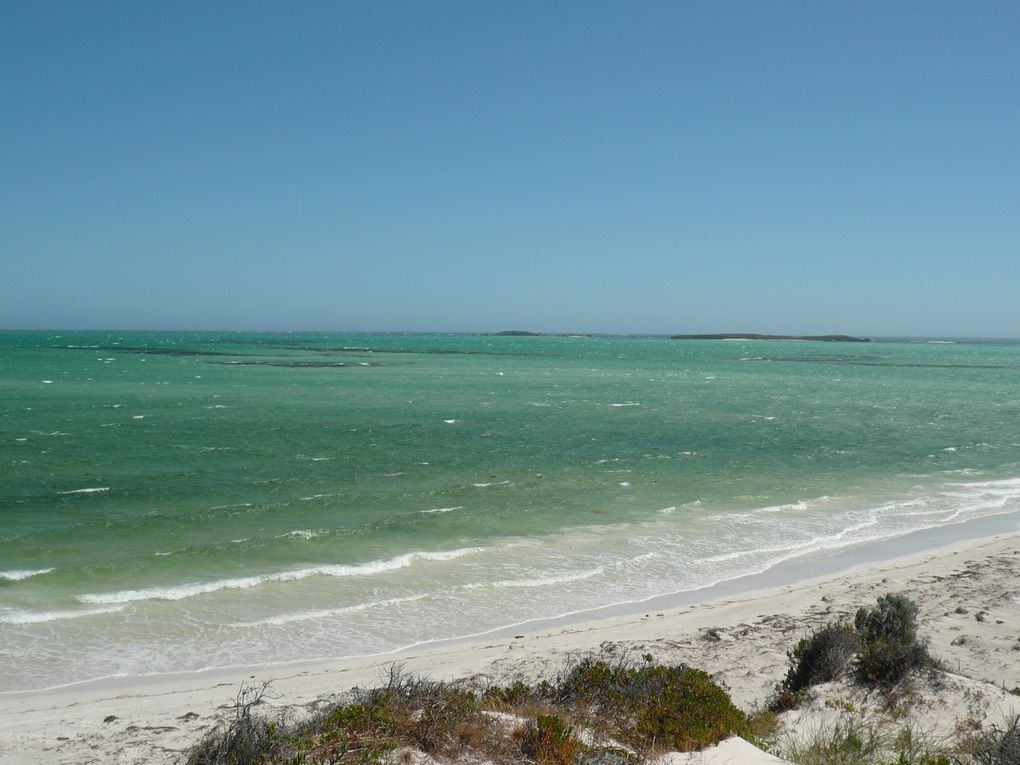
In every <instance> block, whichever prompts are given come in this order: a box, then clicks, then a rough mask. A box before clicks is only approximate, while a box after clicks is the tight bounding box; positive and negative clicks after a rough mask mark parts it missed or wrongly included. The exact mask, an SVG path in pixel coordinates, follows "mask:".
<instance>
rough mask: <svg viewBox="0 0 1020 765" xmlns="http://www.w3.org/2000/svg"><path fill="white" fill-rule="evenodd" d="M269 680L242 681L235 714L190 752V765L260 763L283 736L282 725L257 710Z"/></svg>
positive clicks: (235, 702) (236, 699) (188, 761)
mask: <svg viewBox="0 0 1020 765" xmlns="http://www.w3.org/2000/svg"><path fill="white" fill-rule="evenodd" d="M268 688H269V683H262V684H261V685H257V686H251V685H242V686H241V689H240V690H239V691H238V693H237V697H236V698H235V699H234V716H233V719H231V720H230V721H229V722H228V723H226V725H225V726H221V727H218V728H216V729H215V730H213V731H211V732H209V733H208V734H206V736H205V737H204V738H203V739H202V740H201V741H200V742H199V743H198V744H196V745H195V747H194V748H193V749H192V750H191V752H189V754H188V759H187V763H188V765H249V763H251V764H254V763H260V762H262V761H263V759H264V758H265V756H266V753H267V752H269V751H270V750H271V749H272V747H273V745H274V744H275V743H276V742H277V740H278V738H279V735H278V734H279V727H278V726H277V725H276V724H275V723H272V722H269V721H268V720H266V719H265V718H263V717H262V716H261V715H259V714H257V713H256V712H255V711H254V710H255V707H257V706H258V705H259V704H261V703H262V702H263V700H264V699H265V697H266V694H267V691H268Z"/></svg>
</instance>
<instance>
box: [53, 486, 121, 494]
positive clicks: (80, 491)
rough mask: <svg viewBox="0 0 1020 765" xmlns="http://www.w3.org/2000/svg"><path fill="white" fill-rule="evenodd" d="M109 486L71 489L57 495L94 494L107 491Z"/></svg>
mask: <svg viewBox="0 0 1020 765" xmlns="http://www.w3.org/2000/svg"><path fill="white" fill-rule="evenodd" d="M109 490H110V487H109V486H94V487H91V488H87V489H72V490H71V491H61V492H57V493H58V494H94V493H96V492H97V491H109Z"/></svg>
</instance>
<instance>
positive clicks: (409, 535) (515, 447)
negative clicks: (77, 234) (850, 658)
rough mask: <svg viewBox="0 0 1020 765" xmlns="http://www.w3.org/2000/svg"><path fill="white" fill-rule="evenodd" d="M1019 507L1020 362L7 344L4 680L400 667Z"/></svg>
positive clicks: (759, 346)
mask: <svg viewBox="0 0 1020 765" xmlns="http://www.w3.org/2000/svg"><path fill="white" fill-rule="evenodd" d="M1018 509H1020V344H1017V343H1016V342H1009V341H1000V342H966V341H960V342H956V343H945V342H931V341H907V340H901V341H895V342H894V341H887V342H871V343H861V344H850V343H815V342H771V341H678V340H669V339H665V338H618V337H604V338H603V337H593V338H589V337H499V336H481V335H402V334H385V335H365V334H293V333H292V334H242V333H218V334H217V333H188V334H181V333H177V334H175V333H142V332H132V333H128V332H113V333H104V332H87V333H86V332H31V333H29V332H6V333H0V691H11V690H21V689H29V688H39V687H49V686H54V685H60V684H65V683H71V682H77V681H81V680H86V679H90V678H96V677H103V676H109V675H125V674H126V675H135V674H143V673H151V672H169V671H181V670H193V669H200V668H204V667H212V666H229V665H239V664H255V663H266V662H278V661H286V660H294V659H307V658H315V657H329V656H349V655H357V654H369V653H379V652H384V651H391V650H395V649H397V648H400V647H404V646H408V645H413V644H417V643H421V642H425V641H430V640H436V639H441V638H446V637H454V636H461V635H469V634H476V633H479V632H482V631H485V630H489V629H493V628H496V627H500V626H504V625H508V624H514V623H518V622H522V621H525V620H527V619H531V618H536V617H543V616H556V615H560V614H564V613H572V612H578V611H582V610H585V609H590V608H595V607H598V606H603V605H606V604H609V603H620V602H632V601H639V600H642V599H645V598H648V597H652V596H655V595H660V594H666V593H671V592H677V591H684V590H691V589H695V588H698V587H703V586H706V585H708V584H711V583H714V582H718V581H721V580H725V579H729V578H733V577H737V576H740V575H744V574H748V573H753V572H758V571H763V570H766V569H768V568H769V567H771V566H774V565H776V564H777V563H779V562H781V561H784V560H788V559H790V558H793V557H796V556H799V555H803V554H806V553H817V552H819V551H824V550H835V549H839V548H841V547H844V546H847V545H851V544H860V543H862V542H866V541H869V540H876V539H883V538H888V537H894V536H897V535H901V534H904V533H907V532H909V531H913V530H917V529H921V528H929V527H935V526H939V525H944V524H949V523H958V522H960V521H964V520H967V519H970V518H977V517H982V516H987V515H993V514H997V513H1004V512H1011V511H1015V510H1018Z"/></svg>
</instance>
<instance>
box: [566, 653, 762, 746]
mask: <svg viewBox="0 0 1020 765" xmlns="http://www.w3.org/2000/svg"><path fill="white" fill-rule="evenodd" d="M549 691H550V696H551V700H552V702H553V703H554V704H557V705H560V706H564V705H573V706H575V707H579V708H581V709H587V710H588V711H589V713H590V714H591V715H592V716H593V717H595V718H598V719H599V720H600V721H601V725H602V726H603V727H604V728H606V732H607V733H608V734H609V735H611V736H613V737H614V738H617V739H618V740H620V741H625V742H627V743H629V744H631V745H634V746H637V747H641V748H645V749H649V748H662V749H676V750H679V751H693V750H697V749H703V748H704V747H706V746H710V745H712V744H716V743H718V742H719V741H721V740H722V739H724V738H726V737H728V736H731V735H740V734H743V735H748V732H749V726H748V721H747V716H746V715H745V714H744V713H743V712H741V711H740V710H739V709H737V708H736V707H735V706H734V705H733V702H732V701H731V700H730V697H729V694H728V693H726V691H724V690H723V689H722V688H720V687H719V686H718V685H716V684H715V683H714V682H713V681H712V679H711V677H709V675H708V674H706V673H705V672H702V671H701V670H698V669H693V668H691V667H687V666H684V665H682V664H677V665H656V664H651V663H647V662H646V663H644V664H643V665H641V666H633V665H631V664H629V663H628V662H627V661H626V659H625V658H624V659H617V660H614V661H612V662H609V661H606V660H605V659H604V658H600V657H595V656H588V657H584V658H582V659H580V660H579V661H576V662H574V663H573V664H572V665H571V666H569V667H568V669H567V671H566V672H565V673H564V674H563V675H561V677H560V678H559V680H558V681H557V682H556V683H554V684H553V685H552V686H551V687H550V689H549Z"/></svg>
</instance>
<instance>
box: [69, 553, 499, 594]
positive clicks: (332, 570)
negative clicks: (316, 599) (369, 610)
mask: <svg viewBox="0 0 1020 765" xmlns="http://www.w3.org/2000/svg"><path fill="white" fill-rule="evenodd" d="M483 549H484V548H481V547H465V548H461V549H459V550H448V551H442V552H414V553H405V554H404V555H398V556H396V557H394V558H387V559H383V560H377V561H370V562H368V563H359V564H353V565H348V564H326V565H322V566H310V567H309V568H301V569H296V570H293V571H279V572H276V573H273V574H258V575H255V576H243V577H236V578H231V579H217V580H214V581H211V582H193V583H189V584H182V585H177V586H173V587H147V588H144V589H140V590H119V591H117V592H102V593H90V594H87V595H79V596H78V602H80V603H89V604H97V605H102V604H109V603H131V602H135V601H140V600H184V599H185V598H191V597H194V596H196V595H207V594H209V593H212V592H219V591H220V590H246V589H249V588H251V587H258V586H259V585H261V584H265V583H267V582H296V581H299V580H301V579H307V578H308V577H310V576H334V577H348V576H372V575H373V574H380V573H384V572H387V571H396V570H397V569H401V568H406V567H408V566H410V565H412V564H414V563H415V562H417V561H447V560H454V559H455V558H461V557H463V556H465V555H473V554H475V553H479V552H482V551H483Z"/></svg>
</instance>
